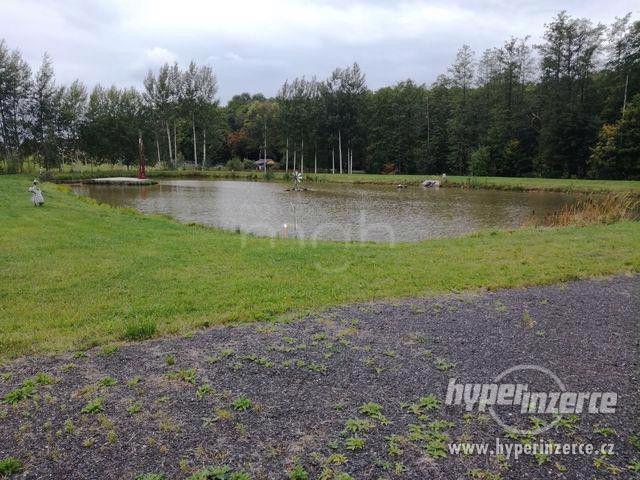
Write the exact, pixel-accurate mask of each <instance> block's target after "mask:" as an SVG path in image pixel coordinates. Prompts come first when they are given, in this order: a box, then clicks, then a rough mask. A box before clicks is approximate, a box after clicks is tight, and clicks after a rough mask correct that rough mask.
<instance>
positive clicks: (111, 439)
mask: <svg viewBox="0 0 640 480" xmlns="http://www.w3.org/2000/svg"><path fill="white" fill-rule="evenodd" d="M117 441H118V434H117V433H116V432H115V430H109V431H108V432H107V443H108V444H110V445H115V444H116V442H117Z"/></svg>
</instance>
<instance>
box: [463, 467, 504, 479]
mask: <svg viewBox="0 0 640 480" xmlns="http://www.w3.org/2000/svg"><path fill="white" fill-rule="evenodd" d="M467 477H469V478H477V479H479V480H502V476H501V475H500V474H499V473H494V472H490V471H489V470H481V469H479V468H474V469H471V470H469V471H468V472H467Z"/></svg>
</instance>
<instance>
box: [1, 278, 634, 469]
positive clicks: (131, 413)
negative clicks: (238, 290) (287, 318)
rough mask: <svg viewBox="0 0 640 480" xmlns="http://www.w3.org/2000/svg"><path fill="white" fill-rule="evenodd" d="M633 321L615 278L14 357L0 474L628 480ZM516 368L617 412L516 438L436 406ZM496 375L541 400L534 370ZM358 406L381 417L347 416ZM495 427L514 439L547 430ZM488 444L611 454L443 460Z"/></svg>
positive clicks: (5, 379)
mask: <svg viewBox="0 0 640 480" xmlns="http://www.w3.org/2000/svg"><path fill="white" fill-rule="evenodd" d="M639 312H640V276H624V277H614V278H608V279H604V280H589V281H579V282H574V283H567V284H562V285H555V286H548V287H539V288H527V289H514V290H505V291H499V292H493V293H487V294H481V295H471V294H467V295H451V296H444V297H437V298H429V299H411V300H403V301H398V302H392V303H368V304H359V305H350V306H345V307H340V308H335V309H331V310H329V311H325V312H323V313H322V314H320V315H316V316H313V317H309V318H305V319H302V320H299V321H295V322H289V323H261V324H252V325H242V326H235V327H234V326H228V327H219V328H211V329H208V330H205V331H199V332H197V333H195V334H193V335H191V336H188V337H178V338H177V337H169V338H166V337H165V338H162V339H158V340H149V341H144V342H138V343H131V344H123V345H119V346H108V347H105V348H96V349H93V350H90V351H87V352H77V353H75V354H68V355H63V356H58V357H49V358H35V357H31V358H23V359H19V360H16V361H13V362H10V363H7V364H4V365H3V366H2V367H0V398H2V399H3V401H2V402H1V403H0V460H2V459H3V458H6V457H8V456H12V457H15V458H17V459H19V460H20V461H21V463H22V471H21V472H19V473H18V474H16V475H15V477H14V478H25V479H26V478H28V479H34V478H55V479H71V478H83V479H103V478H105V479H133V478H136V477H137V476H138V475H141V474H147V473H157V474H161V475H164V478H167V479H173V478H177V479H184V478H188V477H189V476H191V475H193V474H195V473H197V472H198V471H199V470H200V469H203V468H205V467H209V466H225V465H226V466H228V467H229V468H230V469H231V470H232V471H233V472H236V474H237V473H238V472H245V473H246V474H247V475H249V477H250V478H252V479H281V478H289V476H290V475H291V472H292V471H294V469H296V468H297V470H295V471H297V472H298V474H299V476H295V475H294V476H293V477H291V478H298V479H304V478H307V477H305V476H304V474H303V471H305V472H307V473H308V475H309V476H308V478H310V479H316V478H321V479H327V480H329V479H340V480H343V479H348V478H354V479H378V478H386V479H395V478H403V479H459V478H480V479H498V478H503V479H523V478H532V479H546V478H560V479H583V478H584V479H593V478H633V475H634V473H633V470H632V469H633V465H634V463H633V462H634V461H635V462H638V461H640V450H639V449H640V440H638V439H637V438H636V436H638V435H640V426H639V422H640V421H639V419H640V408H639V406H640V398H639V397H640V396H639V395H638V392H639V386H640V383H639V381H638V378H639V375H640V368H639V363H640V360H639V359H640V356H639V355H638V350H639V330H640V328H639V325H638V324H639V317H640V314H639ZM519 364H533V365H537V366H540V367H545V368H547V369H550V370H551V371H552V372H553V373H555V374H556V375H557V376H558V377H559V379H560V380H561V381H562V382H564V384H565V385H566V388H567V389H568V390H570V391H579V392H584V391H614V392H617V394H618V407H617V410H616V412H615V413H614V414H608V415H607V414H582V415H579V416H577V417H575V418H573V417H565V421H564V422H562V423H561V424H559V425H556V426H555V427H554V428H552V429H550V430H548V431H546V432H544V433H541V434H538V435H529V436H526V435H514V434H508V435H506V432H505V431H504V430H503V429H502V428H501V427H500V426H499V425H498V424H497V423H496V422H495V421H494V420H493V419H492V418H491V417H490V416H489V415H488V414H487V413H486V412H484V413H482V412H478V411H477V409H476V410H473V411H472V412H465V410H464V407H462V406H460V405H445V397H446V390H447V384H448V382H449V380H450V378H453V377H455V378H457V381H458V382H471V383H481V382H491V381H492V380H493V379H494V378H495V377H496V375H498V374H499V373H501V372H503V371H504V370H506V369H508V368H510V367H513V366H516V365H519ZM508 378H512V379H513V380H512V381H516V380H519V381H521V382H527V383H530V384H531V385H532V388H531V389H532V390H537V391H543V389H544V388H545V386H546V387H547V388H552V387H551V383H550V382H551V380H549V379H548V378H547V377H545V376H544V375H542V374H539V373H535V372H520V373H515V374H513V375H512V376H510V377H508ZM504 381H507V380H504ZM25 382H26V383H25ZM533 386H535V387H537V388H535V389H534V388H533ZM552 389H553V388H552ZM555 390H557V388H556V389H555ZM20 396H22V397H25V398H23V399H22V400H20ZM420 399H422V401H421V400H420ZM434 400H437V401H434ZM368 402H373V403H375V404H377V406H376V405H370V406H369V408H368V409H367V408H365V409H361V407H362V406H363V405H364V404H366V403H368ZM499 413H500V416H501V418H503V419H505V420H506V421H508V422H509V423H510V424H512V425H514V426H518V427H519V428H524V427H525V426H527V427H531V426H532V425H534V426H538V425H542V424H543V423H548V422H550V421H551V420H553V418H552V417H551V416H549V415H544V414H540V415H520V414H519V413H516V412H514V411H501V412H499ZM532 417H535V418H534V419H532ZM536 422H537V423H536ZM497 437H499V438H500V441H502V442H524V443H536V442H540V441H541V440H545V441H554V442H555V441H557V442H563V443H564V442H569V443H585V442H588V443H592V444H594V445H596V448H599V447H600V445H601V444H602V443H604V444H613V446H614V454H613V455H549V456H544V455H538V456H533V455H527V456H521V457H520V458H518V459H514V458H512V457H511V458H506V457H501V456H495V455H493V456H491V455H476V454H473V455H469V454H468V455H461V454H460V455H456V454H452V453H450V452H449V450H448V444H449V443H450V442H489V443H490V444H491V447H493V446H494V445H495V441H496V438H497ZM634 444H635V446H634ZM630 465H631V466H632V467H631V468H630ZM636 467H638V468H639V469H640V462H639V463H638V464H637V465H636ZM1 468H2V467H1V466H0V469H1ZM1 472H2V471H1V470H0V478H1V477H2V474H1ZM347 474H348V475H350V477H349V476H346V475H347ZM202 478H230V479H233V478H237V479H242V478H245V477H242V476H238V475H236V476H235V477H234V476H233V475H232V474H226V476H225V475H220V476H215V477H214V476H210V477H202Z"/></svg>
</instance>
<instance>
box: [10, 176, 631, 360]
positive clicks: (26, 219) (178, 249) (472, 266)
mask: <svg viewBox="0 0 640 480" xmlns="http://www.w3.org/2000/svg"><path fill="white" fill-rule="evenodd" d="M30 180H31V179H30V178H29V177H26V176H0V356H1V357H5V358H7V357H14V356H17V355H23V354H32V353H50V352H59V351H64V350H69V349H75V348H85V347H89V346H93V345H99V344H104V343H107V342H112V341H114V340H119V339H123V338H132V337H136V335H132V334H131V331H132V329H133V331H134V333H135V332H136V331H137V330H136V327H135V324H136V323H137V322H140V323H141V324H143V325H147V327H145V328H143V329H142V330H141V331H143V333H145V332H151V333H150V334H154V335H159V334H165V333H174V332H175V333H177V332H187V331H190V330H193V329H194V328H197V327H202V326H209V325H215V324H222V323H225V322H233V321H253V320H272V319H274V318H276V317H277V316H279V315H281V314H284V313H286V312H291V313H292V314H303V313H305V312H309V311H313V310H317V309H319V308H323V307H327V306H330V305H336V304H341V303H345V302H357V301H365V300H373V299H386V298H392V297H406V296H416V295H430V294H436V293H442V292H452V291H462V290H468V289H478V288H490V289H495V288H501V287H515V286H526V285H534V284H544V283H552V282H559V281H564V280H570V279H576V278H582V277H589V276H595V275H606V274H614V273H620V272H637V271H639V270H640V223H637V222H619V223H615V224H612V225H593V226H588V227H582V228H576V227H569V228H560V229H522V230H517V231H514V232H485V233H480V234H474V235H471V236H467V237H461V238H454V239H442V240H430V241H425V242H421V243H416V244H399V245H394V246H389V245H384V244H373V243H364V244H355V243H353V244H348V243H339V242H319V243H317V244H312V243H310V242H306V243H302V242H299V241H296V240H278V239H276V240H272V239H266V238H256V237H247V236H243V235H239V234H235V233H232V232H225V231H222V230H218V229H212V228H206V227H201V226H194V225H184V224H180V223H178V222H175V221H173V220H171V219H168V218H164V217H160V216H145V215H141V214H138V213H136V212H134V211H130V210H123V209H115V208H111V207H108V206H102V205H96V204H94V203H92V202H90V201H87V200H83V199H80V198H78V197H76V196H74V195H73V194H71V193H69V192H67V191H64V190H61V189H60V188H59V187H56V186H53V185H51V184H45V185H44V191H45V196H46V200H47V202H46V205H45V206H44V207H42V208H36V207H33V206H32V205H31V203H30V197H29V194H28V193H27V192H26V189H27V187H28V186H29V184H30ZM150 323H152V325H151V326H149V324H150ZM132 325H133V327H132ZM147 336H149V335H148V334H147V333H145V334H144V335H142V334H141V335H140V337H147Z"/></svg>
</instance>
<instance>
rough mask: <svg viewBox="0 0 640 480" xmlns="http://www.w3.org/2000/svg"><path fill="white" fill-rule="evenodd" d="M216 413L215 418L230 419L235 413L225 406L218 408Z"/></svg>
mask: <svg viewBox="0 0 640 480" xmlns="http://www.w3.org/2000/svg"><path fill="white" fill-rule="evenodd" d="M214 413H215V414H216V416H215V417H214V419H215V420H230V419H231V418H232V417H233V414H232V413H231V412H230V411H229V410H227V409H225V408H217V409H216V410H215V412H214Z"/></svg>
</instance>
